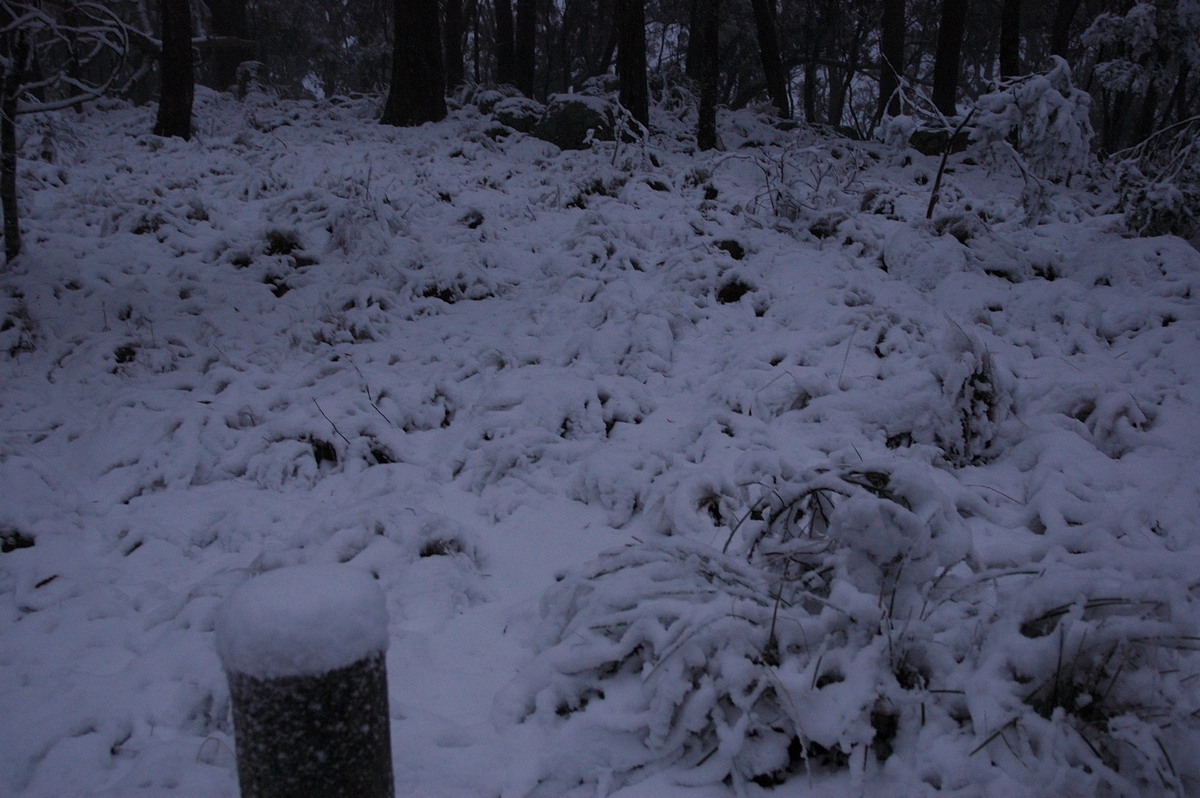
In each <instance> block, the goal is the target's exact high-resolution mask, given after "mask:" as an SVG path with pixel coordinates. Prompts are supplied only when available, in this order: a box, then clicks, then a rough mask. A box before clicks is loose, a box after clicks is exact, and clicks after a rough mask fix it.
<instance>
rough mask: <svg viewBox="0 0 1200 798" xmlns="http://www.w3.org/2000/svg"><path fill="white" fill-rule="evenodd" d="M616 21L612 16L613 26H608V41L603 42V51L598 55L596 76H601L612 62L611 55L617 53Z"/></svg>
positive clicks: (614, 16)
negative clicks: (598, 61)
mask: <svg viewBox="0 0 1200 798" xmlns="http://www.w3.org/2000/svg"><path fill="white" fill-rule="evenodd" d="M617 38H618V34H617V20H616V14H614V15H613V24H611V25H609V26H608V39H606V40H605V42H604V51H603V52H602V53H600V63H599V64H598V65H597V68H596V70H595V73H594V74H596V75H603V74H604V73H605V72H607V71H608V68H609V67H610V66H611V65H612V62H613V53H615V52H616V51H617Z"/></svg>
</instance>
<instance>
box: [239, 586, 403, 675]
mask: <svg viewBox="0 0 1200 798" xmlns="http://www.w3.org/2000/svg"><path fill="white" fill-rule="evenodd" d="M216 631H217V636H216V637H217V641H216V644H217V653H218V654H219V655H220V657H221V664H222V665H224V666H225V668H226V670H229V671H234V672H236V673H242V674H245V675H247V676H253V677H254V678H256V679H274V678H277V677H280V676H316V675H320V674H323V673H328V672H329V671H331V670H334V669H336V668H344V667H347V666H349V665H353V664H354V663H356V662H358V661H359V660H362V659H364V658H366V657H369V656H371V655H372V654H378V653H380V652H383V651H386V650H387V644H388V614H387V606H386V603H385V599H384V594H383V590H382V589H381V588H380V587H379V584H378V583H377V582H376V581H375V580H374V579H373V578H372V577H371V575H370V574H369V573H367V572H366V571H362V570H359V569H357V568H353V567H347V566H344V565H343V566H335V565H301V566H293V567H290V568H280V569H278V570H275V571H270V572H268V573H265V574H260V575H259V576H256V577H253V578H251V579H249V580H248V581H246V582H244V583H243V584H242V585H241V586H239V587H238V588H237V589H236V590H235V591H233V594H232V595H231V596H230V597H229V599H228V600H227V601H226V602H225V604H224V605H223V606H222V607H221V609H220V611H219V612H218V613H217V620H216Z"/></svg>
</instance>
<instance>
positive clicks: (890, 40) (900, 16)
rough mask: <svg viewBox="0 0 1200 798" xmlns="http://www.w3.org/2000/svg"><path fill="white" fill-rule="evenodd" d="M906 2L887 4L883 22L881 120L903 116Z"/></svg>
mask: <svg viewBox="0 0 1200 798" xmlns="http://www.w3.org/2000/svg"><path fill="white" fill-rule="evenodd" d="M905 25H906V20H905V14H904V0H883V18H882V20H881V21H880V31H879V51H880V55H881V56H882V58H883V63H881V64H880V65H879V116H880V117H883V116H899V114H900V108H901V103H900V96H899V94H898V91H899V89H900V81H901V78H902V77H903V74H904V29H905Z"/></svg>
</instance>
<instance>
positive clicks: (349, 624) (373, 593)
mask: <svg viewBox="0 0 1200 798" xmlns="http://www.w3.org/2000/svg"><path fill="white" fill-rule="evenodd" d="M216 631H217V652H218V654H220V657H221V664H222V666H223V667H224V669H225V675H226V677H227V678H228V680H229V692H230V695H231V697H232V699H233V724H234V733H235V737H236V747H237V763H238V782H239V784H240V787H241V794H242V798H283V796H317V795H319V796H328V797H329V798H338V797H339V796H346V797H347V798H349V796H354V798H392V796H393V794H394V793H393V780H392V752H391V734H390V729H389V720H388V698H387V671H386V665H385V662H384V655H385V653H386V651H387V642H388V638H387V607H386V604H385V601H384V596H383V591H382V590H381V589H380V587H379V585H378V584H377V583H376V582H375V580H374V579H373V578H372V577H371V575H370V574H367V573H365V572H363V571H360V570H358V569H356V568H354V567H352V566H346V565H336V566H334V565H304V566H296V567H291V568H281V569H279V570H276V571H269V572H267V573H265V574H261V575H259V576H256V577H253V578H251V579H250V580H248V581H246V582H245V583H243V584H242V585H241V586H240V587H238V588H237V589H236V590H234V591H233V593H232V595H230V596H229V598H228V599H227V600H226V601H225V603H224V605H222V607H221V609H220V611H219V612H218V615H217V629H216Z"/></svg>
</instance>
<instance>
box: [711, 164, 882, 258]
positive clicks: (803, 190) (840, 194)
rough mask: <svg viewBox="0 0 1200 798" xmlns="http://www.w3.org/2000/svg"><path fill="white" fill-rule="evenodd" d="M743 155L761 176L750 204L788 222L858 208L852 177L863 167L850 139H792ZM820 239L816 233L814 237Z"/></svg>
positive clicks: (812, 219) (855, 181)
mask: <svg viewBox="0 0 1200 798" xmlns="http://www.w3.org/2000/svg"><path fill="white" fill-rule="evenodd" d="M731 158H736V159H744V158H749V159H750V160H751V162H752V163H753V164H754V166H755V167H757V168H758V170H759V172H760V173H761V174H762V184H761V189H762V190H761V191H760V193H759V194H758V196H757V197H756V198H755V203H754V207H752V208H751V210H756V209H757V208H758V207H763V208H766V209H767V210H769V211H770V213H771V214H772V215H773V216H776V217H779V218H782V219H786V220H787V221H789V222H798V221H804V222H807V223H809V224H814V223H816V222H818V221H819V220H820V219H821V217H823V216H828V214H830V213H831V212H835V211H837V210H839V209H844V210H850V209H853V208H856V207H858V205H859V204H860V201H859V200H858V199H856V197H857V192H858V188H859V187H858V181H859V179H860V177H861V176H862V173H863V171H864V170H865V169H866V166H867V155H866V153H865V152H864V151H863V150H862V148H861V147H860V146H858V145H856V144H854V143H853V142H847V143H846V144H845V145H843V146H833V147H830V146H828V144H827V143H823V144H813V145H806V144H803V143H801V142H799V141H797V140H793V141H791V142H789V143H788V144H785V145H784V146H782V147H778V148H776V147H767V146H762V147H759V148H758V149H757V151H755V152H754V153H753V154H752V155H735V156H731ZM818 237H821V236H818Z"/></svg>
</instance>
